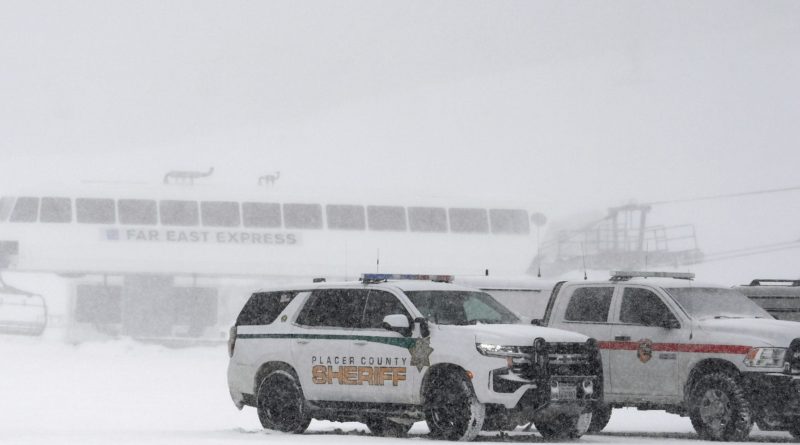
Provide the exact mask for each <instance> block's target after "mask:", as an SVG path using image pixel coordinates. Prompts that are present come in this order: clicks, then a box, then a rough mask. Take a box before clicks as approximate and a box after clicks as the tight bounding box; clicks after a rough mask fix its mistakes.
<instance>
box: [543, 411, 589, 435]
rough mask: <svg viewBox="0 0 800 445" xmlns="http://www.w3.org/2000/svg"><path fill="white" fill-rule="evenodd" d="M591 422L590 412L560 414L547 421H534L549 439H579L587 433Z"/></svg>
mask: <svg viewBox="0 0 800 445" xmlns="http://www.w3.org/2000/svg"><path fill="white" fill-rule="evenodd" d="M591 423H592V413H590V412H589V413H582V414H577V415H575V414H573V415H567V414H560V415H558V416H555V417H551V418H548V419H547V420H546V421H544V420H541V421H538V422H534V424H535V425H536V431H539V434H541V435H542V437H544V438H545V439H547V440H559V439H577V438H579V437H581V436H583V435H584V434H586V432H587V431H588V430H589V425H590V424H591Z"/></svg>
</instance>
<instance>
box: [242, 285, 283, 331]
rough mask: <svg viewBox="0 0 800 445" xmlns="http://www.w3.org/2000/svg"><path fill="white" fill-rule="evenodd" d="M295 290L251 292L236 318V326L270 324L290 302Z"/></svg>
mask: <svg viewBox="0 0 800 445" xmlns="http://www.w3.org/2000/svg"><path fill="white" fill-rule="evenodd" d="M295 296H297V292H294V291H286V292H258V293H255V294H253V295H252V296H251V297H250V299H249V300H248V301H247V303H246V304H245V305H244V307H243V308H242V312H241V313H239V317H238V318H237V319H236V325H237V326H254V325H255V326H257V325H265V324H271V323H272V322H273V321H275V319H276V318H278V315H279V314H280V313H281V312H283V310H284V309H286V306H288V305H289V303H291V302H292V300H293V299H294V297H295Z"/></svg>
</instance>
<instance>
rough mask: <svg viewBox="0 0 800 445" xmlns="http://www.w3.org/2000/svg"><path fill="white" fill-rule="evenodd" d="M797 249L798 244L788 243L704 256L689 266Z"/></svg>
mask: <svg viewBox="0 0 800 445" xmlns="http://www.w3.org/2000/svg"><path fill="white" fill-rule="evenodd" d="M797 248H800V243H788V244H786V245H784V246H780V247H772V248H761V249H758V248H753V249H752V250H749V251H741V252H737V253H716V254H710V255H706V256H704V257H703V258H701V259H700V260H698V261H693V262H691V263H690V264H701V263H711V262H714V261H723V260H729V259H733V258H741V257H746V256H753V255H761V254H765V253H773V252H780V251H784V250H789V249H797Z"/></svg>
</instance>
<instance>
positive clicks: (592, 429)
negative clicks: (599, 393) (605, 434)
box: [587, 405, 611, 433]
mask: <svg viewBox="0 0 800 445" xmlns="http://www.w3.org/2000/svg"><path fill="white" fill-rule="evenodd" d="M609 420H611V407H610V406H608V405H598V406H597V408H595V410H594V411H593V412H592V421H591V422H590V423H589V430H588V431H587V433H599V432H600V431H603V428H605V427H606V425H608V421H609Z"/></svg>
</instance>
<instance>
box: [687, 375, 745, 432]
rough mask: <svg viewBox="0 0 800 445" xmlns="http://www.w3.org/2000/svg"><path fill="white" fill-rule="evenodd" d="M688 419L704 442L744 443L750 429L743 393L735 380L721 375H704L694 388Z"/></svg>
mask: <svg viewBox="0 0 800 445" xmlns="http://www.w3.org/2000/svg"><path fill="white" fill-rule="evenodd" d="M689 418H690V419H691V420H692V426H693V427H694V429H695V431H697V434H699V435H700V437H701V438H703V439H707V440H724V441H737V442H738V441H743V440H744V439H746V438H747V436H748V435H749V434H750V429H752V428H753V416H752V414H751V412H750V404H749V403H748V402H747V398H746V397H745V395H744V391H743V390H742V388H741V386H739V383H738V382H737V381H736V379H735V378H733V377H731V376H729V375H728V374H724V373H721V372H718V373H714V374H708V375H706V376H703V377H701V378H700V380H698V381H697V383H696V384H695V385H694V388H693V389H692V393H691V396H690V399H689Z"/></svg>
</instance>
